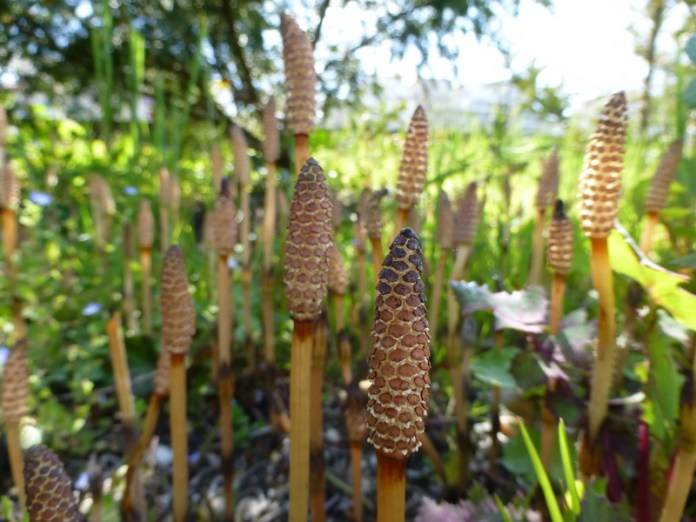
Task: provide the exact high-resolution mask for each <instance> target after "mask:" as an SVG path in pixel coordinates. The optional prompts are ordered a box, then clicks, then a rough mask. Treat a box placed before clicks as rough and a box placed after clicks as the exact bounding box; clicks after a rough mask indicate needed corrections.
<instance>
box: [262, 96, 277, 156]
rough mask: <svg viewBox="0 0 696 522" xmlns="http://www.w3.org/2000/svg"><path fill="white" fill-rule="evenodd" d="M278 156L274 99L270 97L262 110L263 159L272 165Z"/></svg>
mask: <svg viewBox="0 0 696 522" xmlns="http://www.w3.org/2000/svg"><path fill="white" fill-rule="evenodd" d="M279 156H280V135H279V133H278V120H277V118H276V104H275V98H273V97H271V98H270V99H269V100H268V103H266V105H265V106H264V108H263V158H264V159H265V160H266V161H267V162H268V163H272V162H274V161H276V160H277V159H278V157H279Z"/></svg>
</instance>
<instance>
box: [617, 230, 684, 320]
mask: <svg viewBox="0 0 696 522" xmlns="http://www.w3.org/2000/svg"><path fill="white" fill-rule="evenodd" d="M624 236H627V233H626V232H625V231H624V233H621V232H619V231H618V230H614V231H613V232H612V233H611V235H610V236H609V254H610V261H611V268H612V269H613V270H614V271H615V272H618V273H620V274H624V275H626V276H628V277H630V278H631V279H633V280H634V281H636V282H637V283H640V285H641V286H642V287H643V288H644V289H645V290H646V291H647V292H648V294H649V295H650V297H651V299H652V300H653V301H654V302H655V303H656V304H657V305H658V306H661V307H663V308H664V309H665V310H667V311H668V312H669V313H670V314H671V315H672V317H674V319H676V320H677V321H679V322H680V323H681V324H683V325H684V326H686V327H687V328H690V329H691V330H696V314H694V310H696V295H693V294H691V293H689V292H687V291H686V290H684V289H683V288H681V287H679V285H680V284H681V283H683V282H684V276H682V275H681V274H677V273H675V272H670V271H669V270H667V269H666V268H662V267H661V266H659V265H657V264H655V263H653V262H652V261H649V260H648V259H647V258H645V257H643V258H642V259H641V257H639V254H638V252H639V251H638V250H637V247H635V246H631V245H630V244H629V242H628V241H627V240H626V237H624ZM631 242H633V240H632V239H631ZM641 255H642V254H641Z"/></svg>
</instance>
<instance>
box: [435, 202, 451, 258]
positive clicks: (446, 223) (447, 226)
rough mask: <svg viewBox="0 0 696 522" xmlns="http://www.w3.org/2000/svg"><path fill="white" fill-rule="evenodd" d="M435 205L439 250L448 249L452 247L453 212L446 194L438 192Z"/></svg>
mask: <svg viewBox="0 0 696 522" xmlns="http://www.w3.org/2000/svg"><path fill="white" fill-rule="evenodd" d="M438 199H439V201H438V205H437V241H438V243H439V245H440V248H442V249H443V250H444V249H448V248H452V246H453V245H454V212H453V210H452V203H451V202H450V199H449V196H447V192H445V191H444V190H443V191H440V196H439V198H438Z"/></svg>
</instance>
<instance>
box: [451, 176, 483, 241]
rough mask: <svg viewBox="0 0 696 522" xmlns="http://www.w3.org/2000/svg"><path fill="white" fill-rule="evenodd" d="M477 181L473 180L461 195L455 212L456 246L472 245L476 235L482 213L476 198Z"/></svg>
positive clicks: (454, 231)
mask: <svg viewBox="0 0 696 522" xmlns="http://www.w3.org/2000/svg"><path fill="white" fill-rule="evenodd" d="M476 188H477V186H476V182H475V181H472V182H471V183H469V185H468V186H467V187H466V191H465V192H464V194H462V195H461V196H460V197H459V201H458V202H457V211H456V213H455V214H454V227H453V229H452V242H453V243H454V245H455V246H460V245H471V244H472V243H473V242H474V238H475V237H476V231H477V230H478V224H479V218H480V215H481V212H480V209H479V204H478V199H477V198H476Z"/></svg>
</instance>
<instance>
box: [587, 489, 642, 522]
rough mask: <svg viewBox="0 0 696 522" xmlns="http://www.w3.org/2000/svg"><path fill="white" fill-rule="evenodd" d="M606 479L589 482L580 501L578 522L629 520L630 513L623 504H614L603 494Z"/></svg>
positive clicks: (622, 521) (624, 521)
mask: <svg viewBox="0 0 696 522" xmlns="http://www.w3.org/2000/svg"><path fill="white" fill-rule="evenodd" d="M605 490H606V480H605V479H600V480H595V481H594V482H592V483H590V484H589V485H588V487H587V489H586V492H585V497H584V498H583V501H582V509H581V514H580V518H579V519H578V521H579V522H629V521H630V520H631V515H630V513H629V510H628V506H626V505H625V504H614V503H612V502H610V501H609V500H608V499H607V496H606V494H605Z"/></svg>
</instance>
